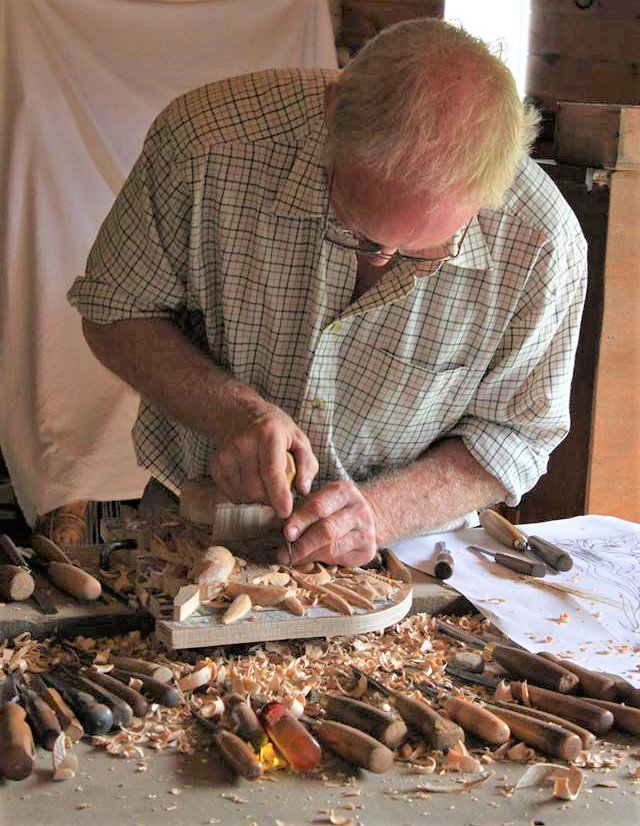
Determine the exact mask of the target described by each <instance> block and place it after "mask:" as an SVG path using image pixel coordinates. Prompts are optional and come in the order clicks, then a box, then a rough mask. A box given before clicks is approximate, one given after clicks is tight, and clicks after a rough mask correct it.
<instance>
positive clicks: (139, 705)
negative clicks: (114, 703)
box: [83, 670, 149, 717]
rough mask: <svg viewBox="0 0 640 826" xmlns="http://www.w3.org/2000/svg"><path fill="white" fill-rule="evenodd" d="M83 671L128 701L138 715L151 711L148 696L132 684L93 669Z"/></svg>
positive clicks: (93, 680) (92, 679)
mask: <svg viewBox="0 0 640 826" xmlns="http://www.w3.org/2000/svg"><path fill="white" fill-rule="evenodd" d="M83 673H85V674H86V676H87V677H88V678H89V679H90V680H91V681H92V682H94V683H97V684H98V685H100V686H102V688H106V689H107V691H110V692H111V693H112V694H115V695H116V697H120V699H121V700H124V701H125V703H128V704H129V705H130V706H131V708H132V709H133V713H134V714H135V715H136V717H144V716H145V714H146V713H147V711H149V703H148V702H147V700H146V698H145V697H144V696H143V695H142V694H141V693H140V692H139V691H136V690H135V689H134V688H131V686H129V685H126V684H125V683H123V682H121V681H120V680H116V678H115V677H111V676H109V674H100V673H98V672H97V671H93V670H89V671H86V672H83Z"/></svg>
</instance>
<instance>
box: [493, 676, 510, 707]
mask: <svg viewBox="0 0 640 826" xmlns="http://www.w3.org/2000/svg"><path fill="white" fill-rule="evenodd" d="M493 698H494V700H498V701H499V702H502V703H513V702H514V700H513V692H512V691H511V684H510V683H508V682H506V680H500V682H499V683H498V685H497V686H496V689H495V691H494V692H493Z"/></svg>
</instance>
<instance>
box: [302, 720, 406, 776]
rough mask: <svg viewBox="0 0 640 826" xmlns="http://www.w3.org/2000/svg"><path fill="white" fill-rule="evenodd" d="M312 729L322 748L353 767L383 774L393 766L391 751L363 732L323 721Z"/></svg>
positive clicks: (330, 721) (329, 721) (332, 721)
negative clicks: (325, 747)
mask: <svg viewBox="0 0 640 826" xmlns="http://www.w3.org/2000/svg"><path fill="white" fill-rule="evenodd" d="M313 729H314V733H315V734H316V736H317V737H318V740H320V742H321V743H322V744H323V745H324V746H327V748H330V749H331V750H332V751H334V752H335V753H336V754H338V755H339V756H340V757H342V759H343V760H346V761H347V762H348V763H353V765H354V766H360V768H362V769H367V771H370V772H374V774H383V773H384V772H386V771H388V770H389V769H390V768H391V766H392V765H393V752H392V751H391V749H388V748H387V747H386V746H385V745H383V744H382V743H381V742H380V741H379V740H376V739H375V738H374V737H371V735H369V734H366V732H364V731H359V730H358V729H357V728H353V727H352V726H347V725H345V724H344V723H339V722H337V721H336V720H323V721H322V722H319V723H316V724H315V725H314V726H313Z"/></svg>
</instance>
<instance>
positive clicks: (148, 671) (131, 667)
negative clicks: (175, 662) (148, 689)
mask: <svg viewBox="0 0 640 826" xmlns="http://www.w3.org/2000/svg"><path fill="white" fill-rule="evenodd" d="M110 662H111V663H113V665H115V666H117V667H118V668H122V669H123V670H124V671H135V672H137V673H138V674H144V675H145V676H147V677H152V678H153V679H154V680H158V682H160V683H168V682H170V681H171V680H173V671H172V670H171V669H170V668H169V666H168V665H163V664H162V663H154V662H147V661H146V660H141V659H138V658H136V657H119V656H112V657H111V660H110Z"/></svg>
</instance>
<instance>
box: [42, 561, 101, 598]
mask: <svg viewBox="0 0 640 826" xmlns="http://www.w3.org/2000/svg"><path fill="white" fill-rule="evenodd" d="M47 576H48V577H49V578H50V579H51V581H52V582H53V584H54V585H57V586H58V588H62V590H63V591H66V592H67V593H68V594H71V596H74V597H76V599H79V600H82V601H83V602H95V601H96V600H97V599H98V598H99V597H100V594H101V593H102V586H101V585H100V583H99V582H98V580H97V579H96V578H95V577H93V576H91V574H88V573H87V572H86V571H83V570H82V568H78V567H77V566H76V565H70V564H69V563H68V562H50V563H49V565H48V568H47Z"/></svg>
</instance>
